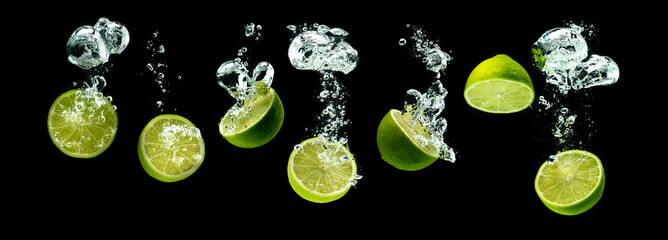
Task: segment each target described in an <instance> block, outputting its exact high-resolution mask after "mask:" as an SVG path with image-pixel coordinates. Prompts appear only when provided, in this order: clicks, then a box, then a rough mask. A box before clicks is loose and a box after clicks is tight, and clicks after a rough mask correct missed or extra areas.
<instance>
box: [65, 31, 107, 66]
mask: <svg viewBox="0 0 668 240" xmlns="http://www.w3.org/2000/svg"><path fill="white" fill-rule="evenodd" d="M67 54H68V56H67V60H68V61H70V63H72V64H74V65H77V66H79V67H81V68H83V69H90V68H92V67H95V66H97V65H100V64H103V63H106V62H107V61H108V60H109V51H108V50H107V46H106V45H105V44H104V40H102V37H101V36H100V33H98V32H97V31H95V29H94V28H93V27H91V26H82V27H79V28H77V29H76V30H74V33H72V35H71V36H70V38H69V40H68V41H67Z"/></svg>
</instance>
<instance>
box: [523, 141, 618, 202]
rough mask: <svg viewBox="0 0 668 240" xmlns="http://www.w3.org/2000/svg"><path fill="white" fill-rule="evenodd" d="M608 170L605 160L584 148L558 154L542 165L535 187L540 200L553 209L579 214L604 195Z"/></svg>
mask: <svg viewBox="0 0 668 240" xmlns="http://www.w3.org/2000/svg"><path fill="white" fill-rule="evenodd" d="M604 186H605V172H604V171H603V164H601V160H600V159H599V158H598V157H597V156H596V155H594V154H592V153H590V152H587V151H582V150H569V151H564V152H560V153H557V154H556V155H554V160H552V161H546V162H545V163H543V165H542V166H540V169H539V170H538V174H536V180H535V182H534V188H535V189H536V193H537V194H538V197H539V198H540V200H541V201H542V202H543V204H545V206H547V207H548V208H549V209H551V210H552V211H554V212H556V213H559V214H563V215H577V214H580V213H583V212H585V211H587V210H589V209H590V208H591V207H593V206H594V205H595V204H596V203H597V202H598V200H600V199H601V196H602V195H603V187H604Z"/></svg>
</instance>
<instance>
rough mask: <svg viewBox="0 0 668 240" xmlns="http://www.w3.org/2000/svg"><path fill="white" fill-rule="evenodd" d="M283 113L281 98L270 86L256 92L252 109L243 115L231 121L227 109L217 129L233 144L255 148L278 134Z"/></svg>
mask: <svg viewBox="0 0 668 240" xmlns="http://www.w3.org/2000/svg"><path fill="white" fill-rule="evenodd" d="M284 115H285V113H284V111H283V103H282V102H281V99H280V98H279V97H278V94H277V93H276V91H274V89H273V88H270V89H269V91H266V93H263V94H262V93H258V95H257V96H256V98H255V100H254V101H253V105H252V109H251V110H250V111H249V112H248V113H247V114H246V115H245V116H244V117H242V118H238V119H234V121H233V120H232V118H231V117H230V111H229V110H228V111H227V113H225V116H224V117H223V119H221V121H220V123H219V124H218V131H219V132H220V134H221V135H223V137H224V138H225V139H226V140H227V141H228V142H230V143H231V144H232V145H234V146H237V147H242V148H255V147H259V146H262V145H264V144H266V143H268V142H269V141H271V139H273V138H274V137H275V136H276V134H278V131H279V130H281V126H282V125H283V117H284ZM232 126H233V127H232Z"/></svg>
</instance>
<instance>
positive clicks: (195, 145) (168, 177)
mask: <svg viewBox="0 0 668 240" xmlns="http://www.w3.org/2000/svg"><path fill="white" fill-rule="evenodd" d="M138 152H139V161H140V162H141V166H142V167H143V168H144V170H145V171H146V173H148V175H150V176H151V177H153V178H155V179H158V180H160V181H163V182H176V181H179V180H182V179H185V178H187V177H188V176H190V175H192V174H193V173H194V172H195V170H197V168H199V166H200V165H202V162H203V161H204V140H203V139H202V134H201V133H200V131H199V129H198V128H197V127H195V125H194V124H192V123H191V122H190V121H189V120H188V119H186V118H184V117H181V116H179V115H173V114H164V115H159V116H157V117H155V118H153V120H151V121H150V122H149V123H148V124H146V127H144V130H143V131H142V132H141V135H140V136H139V150H138Z"/></svg>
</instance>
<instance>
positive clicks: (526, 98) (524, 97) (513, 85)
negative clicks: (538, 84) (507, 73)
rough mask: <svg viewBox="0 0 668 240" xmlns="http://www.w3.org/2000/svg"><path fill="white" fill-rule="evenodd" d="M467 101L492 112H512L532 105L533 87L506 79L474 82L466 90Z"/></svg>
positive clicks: (477, 107) (473, 105)
mask: <svg viewBox="0 0 668 240" xmlns="http://www.w3.org/2000/svg"><path fill="white" fill-rule="evenodd" d="M465 95H466V102H468V104H469V105H471V106H472V107H474V108H476V109H479V110H482V111H485V112H491V113H512V112H517V111H520V110H522V109H525V108H527V107H529V105H531V103H532V102H533V98H534V92H533V89H531V88H529V86H527V85H526V84H523V83H519V82H516V81H510V80H505V79H492V80H487V81H482V82H478V83H475V84H473V85H472V86H470V87H469V88H468V89H467V90H466V93H465Z"/></svg>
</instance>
